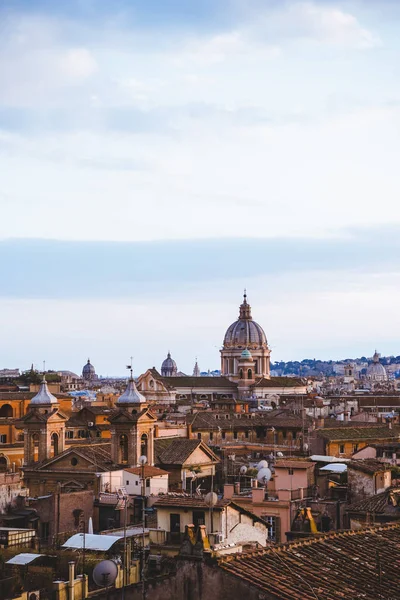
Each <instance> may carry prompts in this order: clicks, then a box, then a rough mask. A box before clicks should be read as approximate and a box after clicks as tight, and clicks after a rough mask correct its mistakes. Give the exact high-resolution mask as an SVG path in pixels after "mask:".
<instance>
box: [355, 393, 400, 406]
mask: <svg viewBox="0 0 400 600" xmlns="http://www.w3.org/2000/svg"><path fill="white" fill-rule="evenodd" d="M357 402H358V406H359V407H363V408H364V407H366V406H381V407H385V406H387V407H388V406H400V395H398V396H362V397H360V396H358V397H357Z"/></svg>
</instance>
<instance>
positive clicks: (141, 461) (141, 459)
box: [139, 454, 147, 598]
mask: <svg viewBox="0 0 400 600" xmlns="http://www.w3.org/2000/svg"><path fill="white" fill-rule="evenodd" d="M146 463H147V456H144V454H142V456H140V457H139V464H140V467H141V475H142V598H145V597H146V586H145V580H144V562H145V561H144V558H145V552H144V545H145V519H146V512H145V504H144V503H145V494H146V479H145V476H144V467H145V465H146Z"/></svg>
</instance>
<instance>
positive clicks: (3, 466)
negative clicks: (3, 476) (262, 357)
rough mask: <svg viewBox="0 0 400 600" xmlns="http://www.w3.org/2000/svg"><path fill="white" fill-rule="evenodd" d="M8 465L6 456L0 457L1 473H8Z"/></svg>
mask: <svg viewBox="0 0 400 600" xmlns="http://www.w3.org/2000/svg"><path fill="white" fill-rule="evenodd" d="M7 468H8V463H7V459H6V457H5V456H0V473H4V472H5V471H7Z"/></svg>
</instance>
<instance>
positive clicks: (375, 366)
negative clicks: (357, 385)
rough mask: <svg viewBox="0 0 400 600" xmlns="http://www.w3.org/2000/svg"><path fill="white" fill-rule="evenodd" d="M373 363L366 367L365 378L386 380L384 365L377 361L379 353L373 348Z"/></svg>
mask: <svg viewBox="0 0 400 600" xmlns="http://www.w3.org/2000/svg"><path fill="white" fill-rule="evenodd" d="M373 361H374V362H373V363H372V364H370V365H369V367H368V369H367V378H368V379H372V380H374V381H387V378H388V376H387V373H386V369H385V367H384V366H383V365H382V364H381V363H380V362H379V354H378V353H377V351H376V350H375V354H374V356H373Z"/></svg>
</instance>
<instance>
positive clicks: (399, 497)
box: [346, 487, 400, 518]
mask: <svg viewBox="0 0 400 600" xmlns="http://www.w3.org/2000/svg"><path fill="white" fill-rule="evenodd" d="M346 510H347V512H349V513H358V514H360V513H365V514H367V513H370V514H371V516H372V515H386V516H388V517H390V518H394V517H397V518H399V517H400V488H398V487H391V488H388V489H387V490H385V491H384V492H381V493H380V494H374V495H373V496H370V497H369V498H366V499H365V500H361V502H357V503H356V504H351V505H350V506H348V507H347V509H346Z"/></svg>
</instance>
